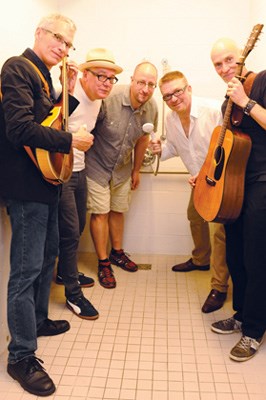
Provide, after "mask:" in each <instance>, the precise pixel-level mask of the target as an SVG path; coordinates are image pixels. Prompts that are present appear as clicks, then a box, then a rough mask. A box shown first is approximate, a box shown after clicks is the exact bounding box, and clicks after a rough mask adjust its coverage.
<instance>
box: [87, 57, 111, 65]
mask: <svg viewBox="0 0 266 400" xmlns="http://www.w3.org/2000/svg"><path fill="white" fill-rule="evenodd" d="M95 61H104V62H109V63H112V64H114V61H111V60H106V59H104V58H95V59H94V60H87V61H86V62H95Z"/></svg>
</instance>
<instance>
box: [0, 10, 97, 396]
mask: <svg viewBox="0 0 266 400" xmlns="http://www.w3.org/2000/svg"><path fill="white" fill-rule="evenodd" d="M75 31H76V26H75V24H74V23H73V21H72V20H70V19H69V18H66V17H64V16H62V15H60V14H52V15H49V16H47V17H45V18H43V19H42V20H41V21H40V23H39V24H38V26H37V29H36V31H35V40H34V45H33V48H32V49H30V48H28V49H26V50H25V51H24V53H23V54H22V55H21V56H17V57H11V58H10V59H9V60H7V61H6V62H5V64H4V65H3V68H2V71H1V87H2V101H1V107H0V111H1V113H0V123H1V127H0V193H1V197H2V198H3V199H4V200H5V202H6V204H7V210H8V214H9V216H10V220H11V228H12V238H11V257H10V266H11V270H10V278H9V283H8V324H9V330H10V335H11V341H10V343H9V346H8V350H9V356H8V367H7V371H8V373H9V375H10V376H11V377H12V378H13V379H15V380H17V381H18V382H19V383H20V385H21V386H22V387H23V388H24V389H25V390H27V391H28V392H29V393H32V394H35V395H36V396H49V395H51V394H52V393H53V392H54V391H55V385H54V383H53V381H52V379H51V378H50V377H49V375H48V374H47V372H46V371H45V369H44V368H43V367H42V366H41V364H40V362H39V361H41V360H39V359H38V358H37V357H36V355H35V352H36V350H37V337H39V336H51V335H58V334H60V333H63V332H66V331H67V330H68V329H69V328H70V325H69V323H68V321H64V320H58V321H51V320H50V319H48V303H49V294H50V286H51V282H52V276H53V270H54V264H55V259H56V256H57V253H58V198H59V192H60V182H61V178H60V177H61V173H60V174H59V178H58V179H51V178H49V177H48V178H47V177H46V176H45V175H44V173H43V171H42V170H41V168H40V167H41V165H40V164H38V162H37V160H36V158H34V157H35V155H36V153H37V150H38V149H40V150H45V151H46V152H47V153H48V154H49V153H51V159H52V160H53V159H56V155H57V154H58V155H60V157H59V159H60V160H61V159H65V156H66V158H67V156H68V155H71V152H72V148H73V147H74V148H77V149H79V150H82V151H86V150H87V149H88V147H89V144H90V134H89V133H88V132H87V131H86V130H85V129H84V128H82V129H80V130H79V131H78V132H77V133H73V134H72V133H70V132H68V131H66V130H64V129H63V125H62V124H60V123H59V124H58V125H56V127H54V125H48V124H47V119H49V118H50V116H51V115H52V114H53V111H54V108H55V98H54V90H53V86H52V80H51V76H50V70H51V68H52V67H53V66H55V65H57V64H58V63H59V62H61V61H62V59H63V58H65V57H66V56H67V54H68V52H69V50H70V49H71V48H73V44H72V43H73V39H74V34H75ZM69 72H70V74H69V75H70V76H71V80H70V81H69V82H68V86H69V87H68V90H69V91H71V90H72V89H73V85H74V83H75V77H76V74H75V73H74V74H73V71H69ZM65 78H67V76H66V77H65ZM65 81H66V79H65ZM65 84H66V82H65ZM67 97H68V93H67ZM77 104H78V101H77V100H76V99H74V98H72V99H70V109H72V110H73V109H74V108H75V107H76V106H77ZM59 110H61V107H59ZM67 112H68V109H67ZM60 116H62V120H63V118H66V114H65V115H63V114H62V115H61V113H60ZM26 147H27V149H26ZM29 149H30V150H31V155H33V158H31V157H30V156H29V154H28V151H27V150H29ZM70 173H71V171H70ZM41 362H42V361H41Z"/></svg>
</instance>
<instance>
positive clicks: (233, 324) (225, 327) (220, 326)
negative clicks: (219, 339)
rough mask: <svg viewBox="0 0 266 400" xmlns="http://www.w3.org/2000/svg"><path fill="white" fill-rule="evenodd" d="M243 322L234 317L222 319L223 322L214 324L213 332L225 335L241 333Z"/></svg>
mask: <svg viewBox="0 0 266 400" xmlns="http://www.w3.org/2000/svg"><path fill="white" fill-rule="evenodd" d="M241 326H242V322H240V321H237V320H236V319H235V318H234V317H231V318H227V319H222V320H221V321H218V322H214V323H213V324H212V326H211V330H212V331H213V332H216V333H221V334H223V335H226V334H229V333H234V332H239V331H241Z"/></svg>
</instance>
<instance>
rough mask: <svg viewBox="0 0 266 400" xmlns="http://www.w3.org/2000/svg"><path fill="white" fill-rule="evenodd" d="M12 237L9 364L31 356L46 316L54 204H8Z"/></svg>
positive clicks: (55, 216)
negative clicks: (38, 329) (38, 330)
mask: <svg viewBox="0 0 266 400" xmlns="http://www.w3.org/2000/svg"><path fill="white" fill-rule="evenodd" d="M8 213H9V215H10V220H11V227H12V238H11V253H10V266H11V270H10V277H9V282H8V305H7V308H8V309H7V312H8V325H9V331H10V335H11V341H10V343H9V346H8V350H9V357H8V361H9V362H11V363H12V362H17V361H20V360H22V359H23V358H25V357H27V356H29V355H33V354H34V353H35V351H36V349H37V328H38V327H39V326H40V325H41V324H42V323H43V322H44V320H45V319H46V318H47V316H48V303H49V295H50V286H51V282H52V277H53V269H54V264H55V259H56V256H57V254H58V204H57V203H55V204H52V205H48V204H42V203H35V202H28V201H26V202H23V201H15V200H10V201H8Z"/></svg>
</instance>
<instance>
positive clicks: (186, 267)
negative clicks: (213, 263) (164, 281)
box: [172, 258, 210, 272]
mask: <svg viewBox="0 0 266 400" xmlns="http://www.w3.org/2000/svg"><path fill="white" fill-rule="evenodd" d="M209 269H210V264H207V265H196V264H194V263H193V261H192V258H190V259H189V260H188V261H186V262H184V263H181V264H176V265H174V266H173V267H172V271H174V272H189V271H195V270H197V271H208V270H209Z"/></svg>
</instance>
